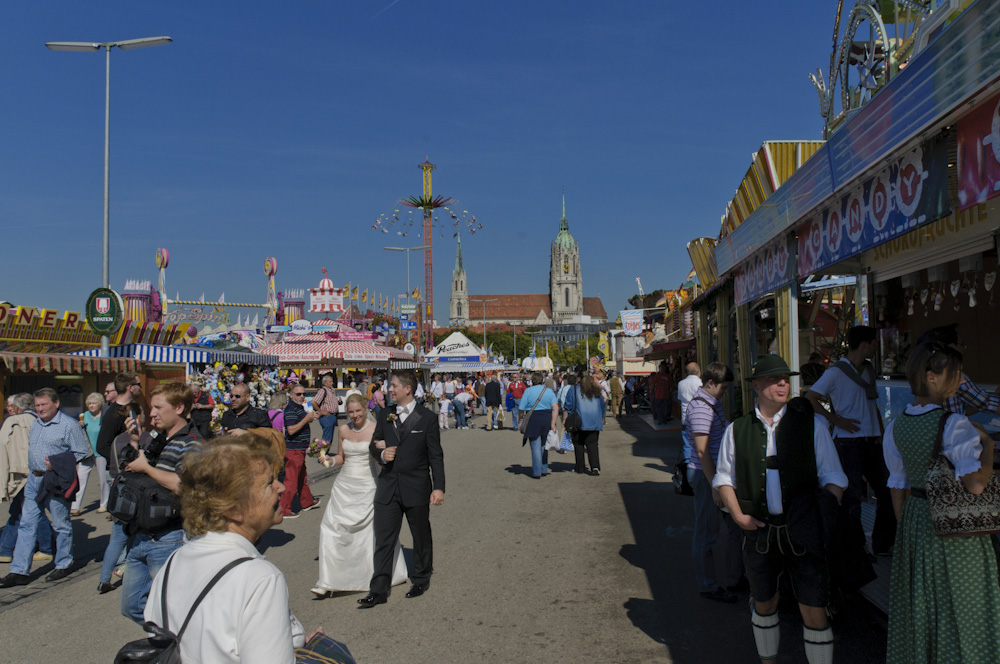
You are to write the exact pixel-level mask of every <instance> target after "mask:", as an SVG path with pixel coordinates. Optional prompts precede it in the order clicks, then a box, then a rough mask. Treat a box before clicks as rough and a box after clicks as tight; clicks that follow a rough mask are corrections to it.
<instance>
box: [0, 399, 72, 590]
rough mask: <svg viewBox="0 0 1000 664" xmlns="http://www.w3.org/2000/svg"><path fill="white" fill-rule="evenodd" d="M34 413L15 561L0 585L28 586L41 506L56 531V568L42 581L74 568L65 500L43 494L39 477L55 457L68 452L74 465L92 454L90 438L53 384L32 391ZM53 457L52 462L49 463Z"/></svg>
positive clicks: (65, 574)
mask: <svg viewBox="0 0 1000 664" xmlns="http://www.w3.org/2000/svg"><path fill="white" fill-rule="evenodd" d="M35 414H36V415H38V419H37V420H36V421H35V422H34V424H32V425H31V431H29V432H28V470H29V471H30V474H29V475H28V482H27V484H26V485H25V487H24V505H23V507H22V508H21V524H20V526H19V527H18V529H17V546H16V547H14V560H13V562H11V564H10V574H8V575H7V576H5V577H3V579H0V588H10V587H12V586H26V585H28V583H29V582H30V581H31V577H30V576H28V572H29V571H30V570H31V559H32V552H34V550H35V537H36V534H37V532H38V522H39V520H40V518H39V517H40V515H41V513H42V511H43V510H46V509H47V510H48V511H49V513H50V514H51V515H52V527H53V529H54V530H55V531H56V569H55V571H54V572H52V573H51V574H49V575H48V576H47V577H45V580H46V581H58V580H60V579H64V578H66V577H67V576H69V575H70V573H71V572H72V571H73V525H72V524H71V523H70V519H69V503H70V501H69V499H68V498H67V497H66V496H63V495H56V494H53V493H45V494H44V495H41V500H38V497H39V496H40V494H42V478H43V477H45V473H46V471H51V470H53V466H54V465H56V463H57V462H56V457H57V456H61V455H62V454H63V453H67V452H68V453H70V454H71V455H72V458H73V459H74V466H75V464H76V463H79V462H80V461H82V460H83V459H85V458H87V457H88V456H90V455H91V449H90V443H88V442H87V439H86V437H85V436H84V433H83V429H81V428H80V424H79V423H78V422H77V421H76V420H75V419H73V418H71V417H68V416H66V415H64V414H63V413H62V412H60V410H59V395H58V394H57V393H56V391H55V390H53V389H52V388H51V387H43V388H42V389H40V390H38V391H37V392H35ZM50 461H51V463H50Z"/></svg>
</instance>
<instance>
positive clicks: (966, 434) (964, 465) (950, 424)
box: [941, 415, 983, 480]
mask: <svg viewBox="0 0 1000 664" xmlns="http://www.w3.org/2000/svg"><path fill="white" fill-rule="evenodd" d="M941 453H942V454H944V455H945V456H946V457H947V458H948V461H951V464H952V465H953V466H955V479H956V480H957V479H958V478H960V477H962V476H963V475H968V474H969V473H974V472H976V471H977V470H979V468H980V467H981V466H982V464H981V463H980V462H979V455H980V454H982V453H983V444H982V442H981V441H980V440H979V431H978V430H977V429H976V428H975V427H974V426H972V422H970V421H969V418H968V417H966V416H965V415H952V416H951V417H949V418H948V421H947V422H945V425H944V438H943V443H942V449H941Z"/></svg>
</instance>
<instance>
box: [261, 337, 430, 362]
mask: <svg viewBox="0 0 1000 664" xmlns="http://www.w3.org/2000/svg"><path fill="white" fill-rule="evenodd" d="M261 350H262V351H263V352H266V353H269V354H273V355H277V356H278V358H279V359H280V360H281V362H283V363H285V364H296V363H310V362H323V361H325V360H339V361H340V362H343V363H349V362H388V361H389V360H390V359H399V360H406V359H409V360H412V359H413V356H412V355H410V354H409V353H406V352H404V351H400V350H398V349H395V348H390V347H388V346H376V345H375V344H373V343H371V342H369V341H334V340H332V339H327V338H326V335H324V334H305V335H302V336H301V337H290V338H288V339H287V340H285V341H282V342H281V343H277V344H273V345H271V346H265V347H264V348H262V349H261Z"/></svg>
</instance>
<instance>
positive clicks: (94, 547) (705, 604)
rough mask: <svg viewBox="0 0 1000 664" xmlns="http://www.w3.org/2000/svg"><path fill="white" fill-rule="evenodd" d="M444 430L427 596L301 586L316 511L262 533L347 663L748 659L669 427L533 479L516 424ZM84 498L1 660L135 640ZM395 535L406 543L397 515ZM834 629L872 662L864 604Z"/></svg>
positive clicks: (875, 638)
mask: <svg viewBox="0 0 1000 664" xmlns="http://www.w3.org/2000/svg"><path fill="white" fill-rule="evenodd" d="M483 421H484V418H483V417H481V416H480V417H477V418H476V419H475V420H473V421H472V424H473V425H477V426H482V423H483ZM442 440H443V445H444V449H445V465H446V472H447V489H448V490H447V494H446V497H445V504H444V505H443V506H441V507H436V508H432V510H431V523H432V526H433V530H434V558H435V560H434V563H435V570H436V571H435V574H434V577H433V579H432V583H431V587H430V589H429V591H428V592H427V594H426V595H424V596H423V597H420V598H417V599H406V598H405V597H404V594H405V592H406V590H407V588H408V586H405V585H404V586H397V587H396V588H395V589H394V591H393V593H392V596H391V597H390V598H389V603H388V604H385V605H382V606H378V607H375V608H374V609H372V610H368V611H359V610H357V609H356V606H357V604H356V602H355V600H356V599H357V598H359V597H361V596H362V595H361V594H358V593H351V594H344V595H342V596H338V597H334V598H330V599H323V600H319V599H314V597H313V595H312V594H311V593H310V592H309V588H311V587H312V584H313V582H314V581H315V579H316V570H317V563H316V556H317V551H318V535H319V524H320V520H321V518H322V510H314V511H311V512H308V513H306V514H304V515H303V516H301V517H300V518H298V519H294V520H291V521H286V522H285V523H283V524H281V525H280V526H279V527H277V528H275V529H273V530H272V531H270V532H269V533H268V534H267V535H265V537H264V538H263V540H262V542H261V543H260V546H261V547H262V548H263V549H265V550H266V555H267V557H268V559H269V560H271V561H273V562H274V563H275V564H276V565H277V566H278V567H279V568H281V570H282V571H283V572H284V574H285V577H286V579H287V581H288V586H289V592H290V598H289V599H290V605H291V608H292V611H293V612H294V613H295V614H296V615H297V616H298V617H299V619H300V620H301V621H302V623H303V624H304V625H305V627H306V630H307V632H309V631H311V630H312V629H314V628H315V627H317V626H322V627H323V628H324V630H325V631H326V632H327V633H328V634H331V635H333V636H334V637H336V638H338V639H340V640H342V641H344V642H345V643H347V644H348V646H349V648H350V649H351V652H352V653H353V654H354V656H355V657H356V658H357V659H358V661H359V662H388V663H393V662H406V663H408V664H409V663H412V664H419V663H422V662H434V663H442V662H445V663H450V662H460V663H464V662H476V663H477V664H478V663H482V662H519V661H537V662H573V663H581V662H651V663H652V662H692V663H693V662H727V663H728V662H748V663H749V662H755V661H759V660H757V658H756V654H755V649H754V644H753V636H752V633H751V630H750V624H749V611H748V608H747V603H746V602H747V596H746V595H745V594H744V595H743V596H742V597H741V601H740V602H739V603H738V604H732V605H723V604H717V603H714V602H711V601H709V600H705V599H702V598H701V597H700V596H699V595H698V594H697V591H696V588H695V584H694V581H693V576H692V566H691V558H690V541H691V524H692V521H693V508H692V504H691V499H690V498H689V497H686V496H680V495H677V494H675V493H674V492H673V488H672V485H671V484H670V477H671V475H670V474H669V473H670V469H671V467H672V466H673V464H674V462H675V460H676V459H677V456H678V448H679V445H680V437H679V434H677V433H669V434H657V433H654V432H652V430H650V429H649V427H647V426H646V425H645V424H644V423H642V422H641V421H639V420H638V419H637V418H626V419H625V420H623V421H622V422H621V423H620V424H619V423H617V422H615V421H613V420H609V421H608V423H607V427H606V430H605V431H604V433H602V434H601V440H600V451H601V465H602V469H601V470H602V475H601V476H600V477H591V476H580V475H575V474H573V473H570V472H569V471H570V469H571V468H572V467H573V456H572V454H571V453H567V454H564V455H559V454H552V455H551V459H550V460H551V462H552V463H551V470H552V474H551V475H549V476H548V477H544V478H542V479H541V480H533V479H531V478H530V477H529V472H530V464H531V461H530V453H529V451H528V448H527V447H521V438H520V435H519V434H518V433H516V432H514V431H511V430H509V429H507V430H503V431H493V432H486V431H484V430H481V429H478V430H477V429H470V430H468V431H454V430H449V431H445V432H443V434H442ZM309 470H310V471H311V472H312V473H313V474H314V477H315V479H316V481H315V484H314V485H313V491H314V493H315V494H316V495H318V496H322V499H323V500H324V503H325V500H326V496H327V495H328V494H329V488H330V484H331V482H332V481H333V477H334V474H333V473H331V471H326V470H324V469H322V467H320V466H318V465H316V464H315V463H313V462H310V465H309ZM321 471H323V472H321ZM94 495H96V493H95V492H94V490H93V489H90V490H89V491H88V498H91V497H93V496H94ZM324 506H325V505H324ZM95 507H96V502H94V503H91V505H90V506H89V508H88V509H89V511H88V512H86V513H85V514H84V515H83V516H82V517H80V518H77V519H74V524H75V528H76V553H77V560H78V562H79V563H80V564H81V565H82V567H81V568H80V569H79V570H78V571H77V572H76V573H74V574H73V575H72V576H71V577H69V578H67V579H66V580H64V581H61V582H58V583H55V584H48V583H45V582H44V578H43V577H44V575H45V574H47V573H48V572H50V571H51V569H52V565H51V564H49V565H47V566H45V567H43V568H37V569H35V570H34V575H35V577H36V580H35V581H34V582H33V583H32V585H30V586H28V587H27V588H21V589H12V590H0V663H7V662H12V663H13V662H17V663H19V664H20V663H22V662H39V663H43V664H47V663H55V662H60V663H61V662H80V663H88V662H95V663H97V662H100V663H106V662H111V661H112V660H113V658H114V653H115V652H116V650H117V649H118V647H119V646H121V645H122V644H124V643H125V642H126V641H128V640H131V639H134V638H141V637H142V632H141V630H140V628H139V627H137V626H135V625H134V624H132V623H131V622H129V621H128V620H127V619H125V618H123V617H122V616H121V615H120V613H119V609H118V602H119V597H120V592H119V591H117V590H116V591H114V592H112V593H108V594H106V595H99V594H98V593H97V591H96V586H97V572H98V568H99V563H97V562H96V559H99V558H100V556H101V554H102V553H103V548H104V545H105V544H106V543H107V538H108V533H109V530H110V522H108V521H106V520H105V519H104V518H103V515H100V514H96V513H95V512H94V511H93V510H94V508H95ZM4 514H5V511H4ZM402 541H403V546H404V548H406V549H407V551H406V553H407V554H409V550H408V549H409V547H410V542H411V540H410V536H409V532H408V531H407V528H406V526H405V525H404V526H403V534H402ZM6 572H7V565H0V574H6ZM39 575H41V576H39ZM782 618H783V623H782V658H781V661H782V662H804V661H805V656H804V652H803V650H802V631H801V622H800V621H799V620H798V619H797V611H796V610H795V607H794V604H791V603H787V606H785V607H784V608H783V609H782ZM835 630H836V635H837V645H836V653H835V654H836V661H838V662H851V663H852V664H862V663H866V662H883V661H885V630H884V621H883V620H880V619H879V618H878V617H877V616H873V615H871V613H870V612H869V610H868V609H867V607H866V606H864V605H859V606H856V607H854V608H852V609H851V610H849V611H848V612H846V615H844V617H842V618H841V619H839V620H838V622H837V623H836V624H835Z"/></svg>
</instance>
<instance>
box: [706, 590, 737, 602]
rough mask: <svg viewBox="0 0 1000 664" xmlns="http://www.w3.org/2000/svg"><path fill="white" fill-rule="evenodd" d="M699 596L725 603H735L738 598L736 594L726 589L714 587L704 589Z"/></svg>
mask: <svg viewBox="0 0 1000 664" xmlns="http://www.w3.org/2000/svg"><path fill="white" fill-rule="evenodd" d="M701 596H702V597H704V598H705V599H710V600H713V601H716V602H725V603H726V604H735V603H736V600H737V599H738V598H737V597H736V595H734V594H732V593H731V592H729V591H728V590H723V589H722V588H716V589H715V590H712V591H711V592H709V591H705V592H703V593H701Z"/></svg>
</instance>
